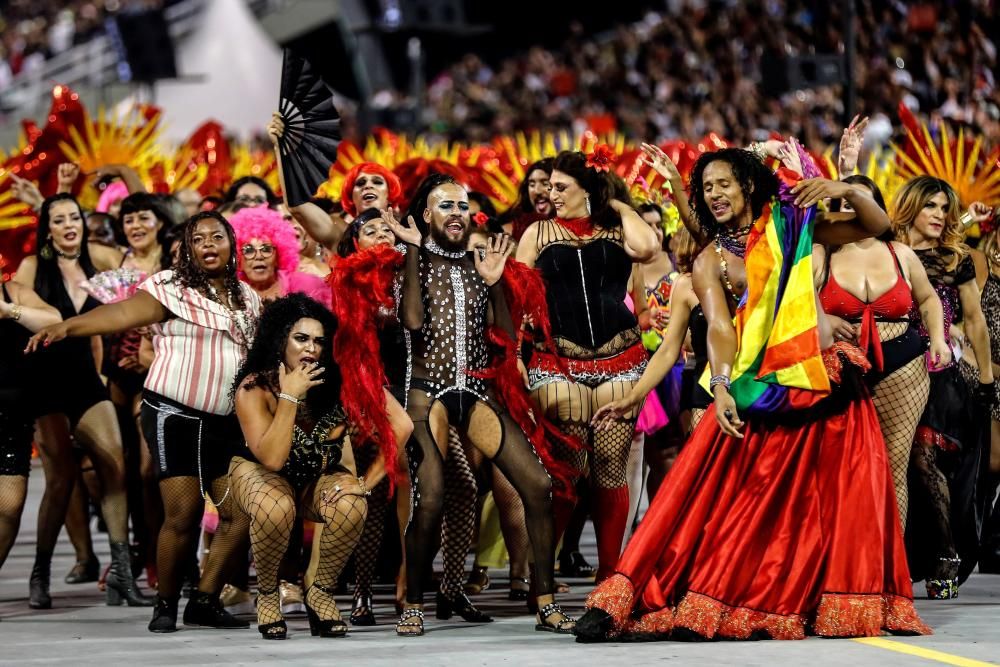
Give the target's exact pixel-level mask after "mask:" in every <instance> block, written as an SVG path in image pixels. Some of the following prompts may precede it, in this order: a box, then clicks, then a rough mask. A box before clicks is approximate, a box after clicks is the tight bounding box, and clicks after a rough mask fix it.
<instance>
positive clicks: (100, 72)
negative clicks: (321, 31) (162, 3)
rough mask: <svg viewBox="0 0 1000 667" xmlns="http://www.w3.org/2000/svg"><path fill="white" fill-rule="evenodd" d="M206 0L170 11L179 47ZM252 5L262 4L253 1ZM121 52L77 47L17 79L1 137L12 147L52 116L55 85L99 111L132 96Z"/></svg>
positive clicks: (3, 99)
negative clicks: (26, 121) (25, 125)
mask: <svg viewBox="0 0 1000 667" xmlns="http://www.w3.org/2000/svg"><path fill="white" fill-rule="evenodd" d="M205 2H206V0H185V1H184V2H179V3H177V4H175V5H171V6H169V7H167V8H166V10H165V14H166V18H167V23H168V25H169V30H170V35H171V37H173V39H174V42H175V43H178V42H180V41H181V40H183V39H184V38H185V37H186V36H188V35H189V34H191V33H192V32H193V31H194V29H195V27H196V26H197V21H198V18H199V15H200V14H201V11H202V9H203V8H204V4H205ZM250 4H251V6H253V5H254V4H260V2H259V0H257V2H256V3H255V2H254V0H251V2H250ZM118 64H119V59H118V53H117V51H116V49H115V48H114V47H113V45H112V43H111V40H110V39H109V38H108V36H107V35H105V34H104V33H101V34H99V35H97V36H96V37H94V38H93V39H91V40H89V41H87V42H85V43H83V44H79V45H77V46H74V47H72V48H70V49H67V50H66V51H63V52H62V53H60V54H58V55H55V56H53V57H52V58H49V59H48V60H46V61H45V62H44V63H43V64H42V66H41V67H39V68H38V69H36V70H34V71H30V72H23V73H21V74H19V75H18V76H16V77H14V80H13V82H12V83H11V85H10V86H7V87H6V88H5V89H4V90H2V91H0V136H2V137H3V139H4V141H3V144H4V145H6V144H10V143H11V137H12V136H16V132H17V124H18V123H19V122H20V120H21V119H22V118H36V119H39V118H41V116H42V115H43V114H45V113H47V112H48V108H49V104H50V102H51V90H52V86H53V85H55V84H57V83H60V84H65V85H68V86H69V87H70V88H72V89H74V90H75V91H77V92H78V93H79V94H80V96H81V98H82V100H83V102H84V104H85V105H86V106H87V107H88V108H91V109H96V107H97V106H99V105H101V104H105V105H111V104H114V103H115V102H117V101H118V100H119V99H121V98H123V97H125V96H126V95H128V94H129V93H130V92H131V89H132V84H130V83H127V82H126V83H123V82H122V81H121V77H120V76H119V73H118Z"/></svg>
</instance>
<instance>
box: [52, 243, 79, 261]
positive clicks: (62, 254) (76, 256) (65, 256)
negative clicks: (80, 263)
mask: <svg viewBox="0 0 1000 667" xmlns="http://www.w3.org/2000/svg"><path fill="white" fill-rule="evenodd" d="M52 249H53V250H55V251H56V255H57V256H59V257H62V258H63V259H80V255H82V254H83V250H82V249H81V250H77V251H76V253H74V254H72V255H70V254H69V253H65V252H63V251H62V250H60V249H59V248H57V247H55V245H53V246H52Z"/></svg>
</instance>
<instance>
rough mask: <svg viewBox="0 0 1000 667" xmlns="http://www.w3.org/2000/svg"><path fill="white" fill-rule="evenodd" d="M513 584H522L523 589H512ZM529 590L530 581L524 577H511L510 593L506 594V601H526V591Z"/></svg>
mask: <svg viewBox="0 0 1000 667" xmlns="http://www.w3.org/2000/svg"><path fill="white" fill-rule="evenodd" d="M514 584H524V588H514ZM530 590H531V581H529V580H528V579H527V578H526V577H511V578H510V591H509V592H508V593H507V599H508V600H512V601H514V602H524V601H525V600H527V599H528V591H530Z"/></svg>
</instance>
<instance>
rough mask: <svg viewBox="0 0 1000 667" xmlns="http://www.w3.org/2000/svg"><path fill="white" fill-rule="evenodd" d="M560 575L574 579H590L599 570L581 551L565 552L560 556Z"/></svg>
mask: <svg viewBox="0 0 1000 667" xmlns="http://www.w3.org/2000/svg"><path fill="white" fill-rule="evenodd" d="M559 574H561V575H562V576H564V577H571V578H573V579H577V578H580V579H589V578H591V577H593V576H594V575H595V574H597V570H596V569H595V568H594V566H593V565H591V564H590V563H588V562H587V559H586V558H584V557H583V554H582V553H580V552H579V551H563V552H561V553H560V554H559Z"/></svg>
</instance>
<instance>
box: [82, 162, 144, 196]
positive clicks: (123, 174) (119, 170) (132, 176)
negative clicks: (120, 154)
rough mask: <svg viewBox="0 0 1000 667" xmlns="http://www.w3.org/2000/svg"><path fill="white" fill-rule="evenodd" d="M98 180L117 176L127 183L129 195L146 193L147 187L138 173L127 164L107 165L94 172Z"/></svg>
mask: <svg viewBox="0 0 1000 667" xmlns="http://www.w3.org/2000/svg"><path fill="white" fill-rule="evenodd" d="M94 175H95V176H96V177H97V178H103V177H105V176H117V177H118V178H120V179H122V181H123V182H124V183H125V187H126V188H127V189H128V191H129V194H132V193H135V192H146V185H145V184H144V183H143V182H142V179H141V178H139V174H138V172H136V170H135V169H133V168H132V167H130V166H128V165H127V164H105V165H102V166H100V167H98V168H97V170H95V171H94Z"/></svg>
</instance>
